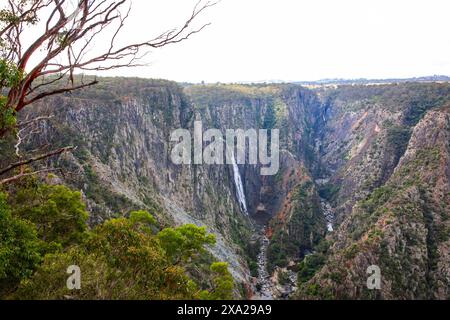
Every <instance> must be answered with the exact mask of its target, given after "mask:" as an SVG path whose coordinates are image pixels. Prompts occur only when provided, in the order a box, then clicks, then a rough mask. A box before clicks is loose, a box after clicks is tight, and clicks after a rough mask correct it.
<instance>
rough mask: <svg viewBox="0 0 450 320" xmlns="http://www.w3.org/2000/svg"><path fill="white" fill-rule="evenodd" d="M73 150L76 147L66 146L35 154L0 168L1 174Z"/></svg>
mask: <svg viewBox="0 0 450 320" xmlns="http://www.w3.org/2000/svg"><path fill="white" fill-rule="evenodd" d="M73 150H75V147H64V148H60V149H57V150H54V151H51V152H49V153H46V154H42V155H39V156H35V157H32V158H29V159H26V160H22V161H19V162H16V163H13V164H10V165H9V166H8V167H6V168H4V169H1V170H0V176H2V175H4V174H5V173H8V172H10V171H12V170H14V169H16V168H19V167H22V166H25V165H28V164H31V163H33V162H36V161H40V160H44V159H47V158H50V157H53V156H56V155H61V154H63V153H66V152H69V151H73Z"/></svg>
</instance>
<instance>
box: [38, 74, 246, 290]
mask: <svg viewBox="0 0 450 320" xmlns="http://www.w3.org/2000/svg"><path fill="white" fill-rule="evenodd" d="M34 111H36V112H40V113H41V114H46V113H48V114H52V115H53V116H54V118H53V119H51V120H50V121H49V122H47V123H44V124H43V125H42V128H41V129H42V134H40V135H39V136H38V140H34V141H32V143H31V145H32V146H33V147H34V146H37V145H46V144H48V145H52V146H62V145H76V146H77V150H76V151H75V152H74V153H73V156H68V157H65V158H63V159H60V161H59V163H56V164H54V165H55V166H59V167H63V168H64V172H65V174H64V177H63V179H64V182H65V183H67V184H69V185H71V186H73V187H75V188H78V189H80V190H82V191H83V193H84V195H85V196H86V200H87V202H88V204H89V207H90V211H91V212H92V214H91V220H92V221H91V222H92V223H93V224H95V223H97V222H99V221H101V220H103V219H108V218H110V217H113V216H116V215H120V214H126V213H127V212H129V211H130V210H131V209H133V208H135V209H136V208H141V209H147V210H149V211H150V212H151V213H152V214H154V215H155V216H157V217H158V219H159V220H160V222H162V223H163V224H166V225H167V224H169V225H172V224H174V223H176V224H181V223H195V224H199V225H206V226H208V228H209V230H210V232H214V233H215V234H216V235H217V237H218V243H217V246H215V248H214V249H213V253H214V254H215V255H216V257H217V258H218V259H220V260H222V261H228V262H229V263H230V266H231V269H232V271H233V273H234V275H235V277H236V278H237V280H238V281H241V282H248V281H249V280H248V271H247V267H246V263H245V260H244V259H243V258H242V257H241V256H242V255H241V254H240V250H241V249H240V247H239V246H238V244H239V242H240V241H242V242H244V243H245V239H246V238H247V237H248V234H249V231H250V221H249V219H248V217H246V216H245V215H244V214H243V213H242V211H241V209H240V207H239V204H238V203H237V201H236V197H235V193H234V189H233V184H232V181H233V172H232V170H230V168H228V166H201V165H174V164H173V162H172V160H171V158H170V151H171V142H170V135H171V132H172V131H173V130H175V129H181V128H184V129H188V130H191V129H192V126H193V120H194V110H193V108H192V105H191V104H190V102H189V100H188V99H187V98H186V96H185V95H184V93H183V91H182V88H181V87H179V86H178V85H177V84H175V83H171V82H167V81H145V80H133V79H104V80H103V81H102V86H100V87H95V88H92V89H88V90H84V91H83V92H77V93H76V94H74V95H71V96H60V97H57V98H54V99H49V100H47V101H45V102H44V103H43V104H41V105H37V106H36V109H34Z"/></svg>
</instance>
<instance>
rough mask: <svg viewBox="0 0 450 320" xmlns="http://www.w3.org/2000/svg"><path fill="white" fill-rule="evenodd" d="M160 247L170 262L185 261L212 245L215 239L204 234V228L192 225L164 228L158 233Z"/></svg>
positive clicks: (213, 236) (210, 235)
mask: <svg viewBox="0 0 450 320" xmlns="http://www.w3.org/2000/svg"><path fill="white" fill-rule="evenodd" d="M158 238H159V240H160V242H161V246H162V247H163V248H164V250H165V251H166V253H167V255H168V256H169V257H171V258H172V261H174V262H175V263H178V262H180V261H187V260H189V259H190V258H192V257H193V256H194V255H195V254H198V253H202V252H203V251H204V250H205V249H204V246H205V245H213V244H215V242H216V237H215V235H213V234H208V233H207V232H206V227H197V226H196V225H193V224H186V225H182V226H180V227H177V228H166V229H164V230H162V231H161V232H159V233H158Z"/></svg>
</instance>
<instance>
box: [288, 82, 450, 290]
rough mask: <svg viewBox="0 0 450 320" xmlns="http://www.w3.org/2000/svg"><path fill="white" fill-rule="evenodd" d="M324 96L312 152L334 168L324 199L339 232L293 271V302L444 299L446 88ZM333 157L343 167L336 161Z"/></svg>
mask: <svg viewBox="0 0 450 320" xmlns="http://www.w3.org/2000/svg"><path fill="white" fill-rule="evenodd" d="M328 94H329V93H327V94H326V95H324V96H325V97H327V99H331V100H328V101H327V103H328V105H329V106H331V111H330V110H329V112H330V113H331V112H333V113H334V115H332V119H331V120H330V123H329V124H328V125H327V126H328V128H325V129H324V132H323V134H325V135H326V134H328V135H329V138H325V143H324V144H323V149H322V151H321V152H322V154H323V156H324V157H323V158H322V161H323V162H322V165H325V167H326V166H331V167H332V168H333V170H330V172H331V174H330V175H329V176H328V178H329V179H330V182H329V184H328V186H327V188H324V191H326V190H331V188H335V191H333V192H323V195H324V196H328V197H329V199H330V200H331V201H332V202H333V203H334V205H335V207H336V208H337V209H338V211H337V213H338V214H339V216H338V219H339V221H340V225H339V228H338V229H337V230H336V231H335V233H333V234H331V235H329V236H328V237H327V239H328V241H329V242H330V244H331V246H330V247H329V248H328V249H327V250H325V251H324V250H321V249H316V250H315V253H314V254H313V255H312V256H308V257H306V258H305V259H304V260H303V261H302V262H301V263H300V273H299V279H298V280H299V291H298V293H297V295H296V297H297V298H301V299H311V298H313V299H324V298H333V299H345V298H350V299H355V298H356V299H361V298H372V299H374V298H382V299H448V297H449V294H450V293H449V291H448V288H449V283H450V273H449V269H448V267H449V265H450V261H449V260H448V252H449V251H448V250H449V249H448V248H449V237H448V235H449V234H450V228H449V227H450V225H449V212H450V192H449V191H450V182H449V181H450V174H449V173H450V172H449V167H450V161H449V156H450V149H449V147H450V146H449V141H450V118H449V113H448V110H449V108H448V106H446V105H447V104H448V103H449V102H450V87H449V85H448V84H404V85H398V86H397V85H391V86H377V87H369V88H364V87H363V88H360V87H344V88H339V89H337V90H335V91H334V92H333V91H332V92H331V94H332V95H331V96H330V95H328ZM330 97H332V98H330ZM333 99H335V100H333ZM333 108H334V110H333ZM351 114H353V117H352V116H351ZM333 119H334V120H333ZM342 119H344V120H342ZM361 135H364V136H361ZM338 139H339V140H340V141H343V142H341V144H340V145H339V144H338V143H335V142H334V141H339V140H338ZM327 140H328V141H327ZM337 146H339V147H337ZM339 154H341V155H342V154H346V157H345V159H341V160H339V159H337V160H336V156H337V155H339ZM319 172H320V171H319ZM322 172H323V171H322ZM325 177H326V175H325ZM371 265H377V266H379V267H380V269H381V273H382V284H381V290H379V291H378V290H368V288H367V287H366V279H367V277H368V275H367V274H366V269H367V268H368V267H369V266H371Z"/></svg>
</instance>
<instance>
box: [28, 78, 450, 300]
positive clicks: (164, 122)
mask: <svg viewBox="0 0 450 320" xmlns="http://www.w3.org/2000/svg"><path fill="white" fill-rule="evenodd" d="M449 102H450V85H448V84H401V85H382V86H342V87H336V88H320V89H315V90H308V89H305V88H302V87H300V86H297V85H292V84H283V85H202V86H187V87H185V88H182V87H180V86H179V85H177V84H175V83H172V82H168V81H152V80H137V79H102V81H101V85H100V86H97V87H95V88H91V89H87V90H84V91H80V92H77V93H75V94H73V95H70V96H69V95H66V96H58V97H56V98H52V99H48V100H46V101H45V102H44V103H41V104H39V105H36V106H35V108H34V109H33V111H32V112H39V113H40V114H53V115H54V117H53V118H52V119H51V120H50V121H48V122H43V123H42V124H41V128H40V129H41V134H40V135H36V138H34V139H32V141H30V143H29V145H28V148H35V147H36V146H42V145H51V146H53V147H57V146H66V145H76V146H77V147H78V148H77V150H76V151H75V152H74V153H73V155H68V156H65V157H62V158H60V159H59V160H58V162H57V163H53V165H54V166H57V167H61V168H63V169H64V175H63V176H61V177H60V179H62V181H63V182H64V183H67V184H69V185H71V186H72V187H75V188H77V189H79V190H82V191H83V193H84V195H85V197H86V200H87V202H88V204H89V209H90V211H91V213H92V215H91V223H92V224H95V223H98V222H100V221H102V220H104V219H108V218H110V217H114V216H116V215H118V214H126V213H127V212H129V211H130V210H132V209H147V210H149V211H151V212H152V213H153V214H154V215H155V216H157V217H158V219H159V221H160V222H161V223H163V224H168V225H171V224H175V223H196V224H203V225H206V226H208V228H209V230H210V231H211V232H214V233H216V234H217V235H218V244H217V246H216V247H215V248H214V249H213V253H214V254H215V255H216V257H217V258H219V259H220V260H222V261H228V262H229V263H230V267H231V268H230V269H231V271H232V272H233V275H234V277H235V278H236V279H237V280H238V281H240V282H243V283H252V282H253V280H252V279H251V277H250V270H249V269H251V271H252V275H253V276H256V274H255V272H256V269H257V267H255V260H256V259H257V255H258V252H257V251H258V250H255V248H256V247H258V243H257V240H258V239H259V238H262V239H265V241H264V255H263V256H264V259H265V260H266V261H263V262H261V264H260V266H259V267H260V269H261V268H262V269H268V271H269V273H270V274H275V277H274V278H277V279H279V278H281V275H282V272H288V274H289V275H290V276H292V274H293V272H295V271H297V270H300V271H299V290H298V292H297V293H296V295H295V296H296V297H297V298H424V297H433V298H446V297H448V283H449V277H450V276H449V262H450V261H449V260H448V253H449V239H448V235H449V222H448V215H449V212H450V210H449V209H450V208H449V206H450V193H449V192H450V190H449V188H450V187H449V180H450V178H449V177H450V169H449V164H450V159H449V154H450V150H449V141H450V139H449V135H450V133H449V108H448V107H447V108H445V107H444V106H446V105H448V103H449ZM194 121H202V123H203V130H207V129H219V130H221V131H222V132H225V130H226V129H243V130H247V129H256V130H257V129H279V130H280V169H279V171H278V173H277V174H276V175H273V176H262V175H261V174H260V169H261V165H251V164H243V165H241V164H240V165H238V166H232V165H194V164H190V165H175V164H173V162H172V160H171V158H170V152H171V149H172V147H173V143H171V142H170V135H171V133H172V131H173V130H175V129H179V128H184V129H187V130H189V131H190V132H191V134H192V135H193V130H194V129H193V127H194ZM237 176H239V177H238V178H239V179H237ZM238 181H241V182H242V190H240V183H239V182H238ZM243 199H244V200H243ZM243 201H244V202H245V209H246V210H245V209H244V207H243V203H242V202H243ZM247 212H248V216H247V214H246V213H247ZM327 224H328V228H327ZM331 224H333V227H334V229H335V230H334V231H332V228H331ZM261 229H263V232H264V235H263V236H261V235H260V234H259V232H260V230H261ZM267 240H268V241H267ZM260 256H261V255H260ZM370 265H378V266H379V267H380V268H381V272H382V279H383V280H382V290H381V291H369V290H367V288H366V286H365V283H366V279H367V275H366V270H367V267H368V266H370ZM286 268H287V269H286ZM264 274H265V273H264ZM294 278H295V276H294ZM274 282H278V283H279V282H280V280H278V281H274Z"/></svg>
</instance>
